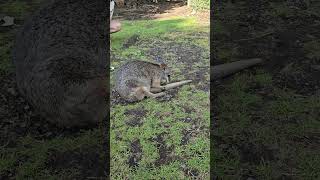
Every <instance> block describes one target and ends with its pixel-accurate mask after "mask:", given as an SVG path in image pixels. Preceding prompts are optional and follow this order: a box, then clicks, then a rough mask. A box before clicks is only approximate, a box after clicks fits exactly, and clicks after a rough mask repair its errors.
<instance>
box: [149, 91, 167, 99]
mask: <svg viewBox="0 0 320 180" xmlns="http://www.w3.org/2000/svg"><path fill="white" fill-rule="evenodd" d="M151 94H152V95H151V97H152V98H158V97H162V96H165V95H166V93H164V92H161V93H156V94H153V93H151Z"/></svg>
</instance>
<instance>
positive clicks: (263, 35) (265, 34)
mask: <svg viewBox="0 0 320 180" xmlns="http://www.w3.org/2000/svg"><path fill="white" fill-rule="evenodd" d="M273 33H274V32H273V31H271V32H266V33H264V34H261V35H259V36H255V37H252V38H247V39H239V40H235V41H234V42H242V41H251V40H255V39H259V38H263V37H265V36H269V35H271V34H273Z"/></svg>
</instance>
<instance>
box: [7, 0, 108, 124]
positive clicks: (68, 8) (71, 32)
mask: <svg viewBox="0 0 320 180" xmlns="http://www.w3.org/2000/svg"><path fill="white" fill-rule="evenodd" d="M107 9H108V8H107V3H106V1H105V0H94V1H91V0H53V1H51V2H50V3H48V4H47V5H45V6H43V8H41V9H40V10H39V11H37V12H36V13H35V14H34V15H33V16H32V17H31V18H30V19H29V20H27V21H26V22H25V24H24V25H23V27H22V29H21V31H20V32H19V33H18V34H17V38H16V41H15V47H14V50H13V63H14V65H15V70H16V79H17V86H18V89H19V91H20V93H21V94H22V95H23V96H25V97H26V99H27V100H28V101H29V102H30V103H31V104H32V105H33V106H34V107H35V108H36V109H37V110H38V111H39V112H40V113H41V114H42V115H43V116H44V117H45V118H47V119H48V120H50V121H53V122H55V123H58V124H60V125H62V126H78V125H79V126H81V125H87V124H90V123H96V122H97V121H99V120H102V118H103V117H104V116H105V115H106V112H107V104H106V101H107V100H106V99H105V98H107V97H108V95H107V94H106V92H107V88H108V87H107V81H106V79H107V70H106V64H107V61H106V60H107V45H106V42H107V41H108V40H107V39H106V38H107V35H108V26H109V23H108V22H109V18H108V17H107V14H108V12H107Z"/></svg>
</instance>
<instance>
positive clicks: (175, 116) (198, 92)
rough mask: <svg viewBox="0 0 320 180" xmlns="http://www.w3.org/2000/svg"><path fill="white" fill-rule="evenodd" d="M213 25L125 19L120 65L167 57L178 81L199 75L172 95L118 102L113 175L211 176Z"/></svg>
mask: <svg viewBox="0 0 320 180" xmlns="http://www.w3.org/2000/svg"><path fill="white" fill-rule="evenodd" d="M208 29H209V27H202V26H200V25H199V24H198V23H197V22H196V21H195V19H194V18H176V17H173V18H167V19H161V20H143V21H124V23H123V28H122V31H121V32H119V34H117V33H116V34H114V35H112V41H111V45H112V53H111V57H114V58H113V59H112V62H111V65H112V66H114V67H115V68H117V67H119V66H120V65H121V64H123V63H124V62H126V61H130V60H133V59H139V60H147V61H153V60H154V58H155V57H161V58H162V59H163V60H165V61H166V62H167V63H168V64H169V67H171V68H172V71H173V72H172V73H173V81H177V80H182V79H186V78H190V77H192V78H191V79H193V80H195V82H194V83H193V84H191V85H186V86H184V87H182V88H179V90H177V91H172V92H168V98H169V99H166V98H165V99H145V100H143V101H141V102H138V103H133V104H127V103H121V104H119V103H114V104H113V105H112V108H111V121H110V123H111V137H110V141H111V177H112V178H113V179H126V178H128V177H130V178H132V179H161V178H166V179H167V178H169V179H186V178H187V179H188V178H192V177H197V178H200V179H209V142H210V141H209V124H210V123H209V121H210V112H209V92H208V91H205V90H203V87H204V86H207V89H208V82H209V32H208ZM199 67H202V69H199ZM197 73H199V76H198V77H197V76H194V74H197ZM111 76H112V75H111ZM196 78H199V80H198V81H197V79H196ZM206 83H207V84H206ZM112 99H116V97H112Z"/></svg>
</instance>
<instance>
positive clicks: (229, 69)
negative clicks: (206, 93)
mask: <svg viewBox="0 0 320 180" xmlns="http://www.w3.org/2000/svg"><path fill="white" fill-rule="evenodd" d="M262 62H263V60H262V59H260V58H254V59H248V60H241V61H236V62H232V63H228V64H222V65H217V66H213V67H212V69H211V80H215V79H219V78H222V77H226V76H228V75H231V74H233V73H236V72H238V71H240V70H243V69H245V68H248V67H251V66H253V65H256V64H259V63H262Z"/></svg>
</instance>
